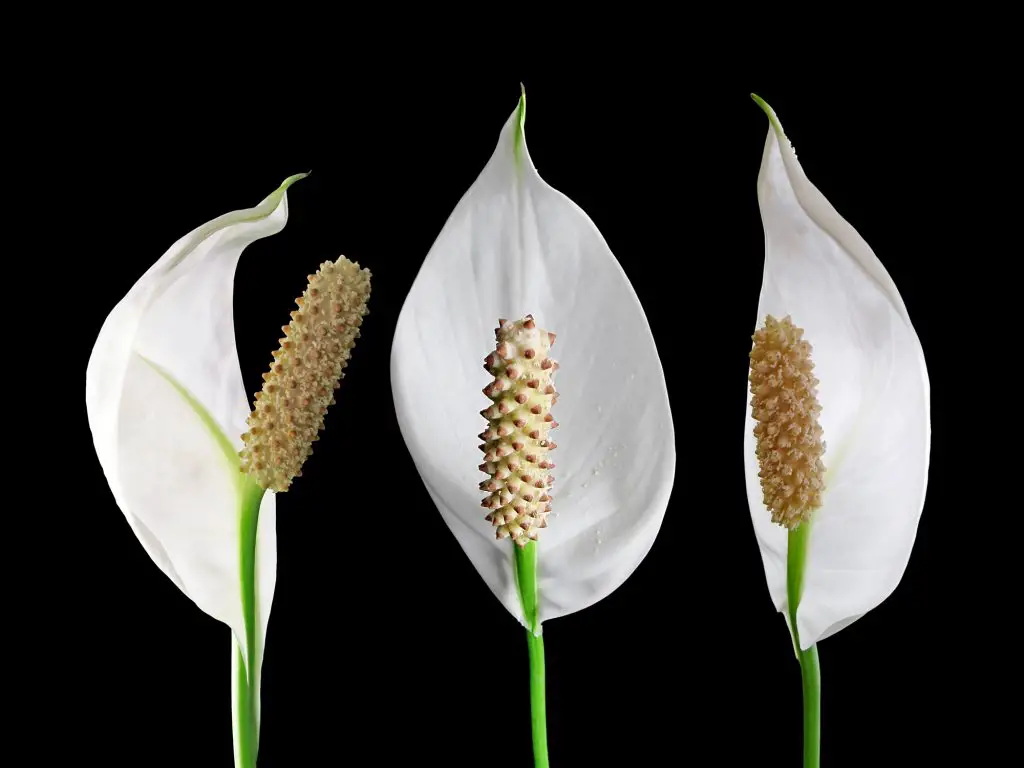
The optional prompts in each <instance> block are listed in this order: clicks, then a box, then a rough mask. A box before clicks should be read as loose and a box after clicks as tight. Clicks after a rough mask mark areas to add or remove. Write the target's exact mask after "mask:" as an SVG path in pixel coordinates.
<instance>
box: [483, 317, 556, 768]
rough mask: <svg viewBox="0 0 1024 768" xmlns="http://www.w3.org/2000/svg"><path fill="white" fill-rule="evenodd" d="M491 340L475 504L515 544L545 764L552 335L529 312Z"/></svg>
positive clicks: (539, 749)
mask: <svg viewBox="0 0 1024 768" xmlns="http://www.w3.org/2000/svg"><path fill="white" fill-rule="evenodd" d="M494 335H495V339H496V341H497V345H496V347H495V350H494V352H492V353H491V354H490V355H488V356H487V359H486V360H485V361H484V368H485V369H486V370H487V372H488V373H490V374H492V375H493V376H494V381H493V382H491V383H490V384H488V385H487V386H486V387H484V390H483V391H484V394H485V395H487V397H489V398H491V400H493V401H494V402H493V403H492V404H491V406H489V407H488V408H486V409H484V410H483V411H481V412H480V415H481V416H483V417H484V418H485V419H487V423H488V426H487V429H486V430H484V432H482V433H481V434H480V439H481V440H483V441H484V443H483V444H482V445H481V446H480V450H481V451H483V452H484V463H483V464H481V465H480V471H481V472H485V473H486V474H487V475H489V476H490V479H488V480H484V481H483V482H482V483H480V490H481V491H486V492H487V493H488V494H489V495H488V496H487V497H486V498H485V499H484V500H483V501H482V502H481V504H482V506H483V507H485V508H486V509H489V510H490V512H488V514H487V516H486V519H487V520H488V521H489V522H490V523H491V525H493V526H494V529H495V537H496V538H498V539H505V538H511V539H512V541H513V542H514V543H515V545H516V546H515V575H516V585H517V588H518V591H519V601H520V605H521V607H522V611H523V616H524V619H525V623H526V636H527V645H528V649H529V655H530V709H531V713H532V714H531V724H532V725H531V729H532V732H533V755H534V763H535V765H536V766H537V768H547V765H548V746H547V718H546V703H545V685H544V639H543V637H542V635H541V622H540V620H539V618H538V612H537V606H538V600H537V539H538V532H539V531H540V529H542V528H546V527H547V524H548V522H547V518H548V515H549V514H550V512H551V501H552V499H551V494H550V488H551V486H552V484H553V483H554V481H555V479H554V477H553V476H552V474H551V470H552V469H554V468H555V464H554V462H552V461H551V460H550V458H549V457H550V452H551V451H552V450H554V449H555V448H556V447H557V446H556V444H555V442H554V441H553V440H551V439H550V436H549V433H550V431H551V430H552V429H554V428H555V427H557V426H558V422H557V421H555V419H554V416H552V414H551V407H552V406H553V405H554V404H555V402H556V401H557V400H558V394H557V393H556V392H555V387H554V383H553V378H552V377H553V375H554V373H555V371H557V370H558V363H556V362H555V361H554V360H552V359H551V358H550V357H549V355H548V353H549V351H550V349H551V345H552V344H554V341H555V334H553V333H549V332H548V331H545V330H543V329H541V328H539V327H538V326H537V323H536V321H535V320H534V318H533V316H532V315H527V316H526V317H525V318H523V319H522V320H517V321H515V322H509V321H508V320H499V321H498V327H497V328H496V329H495V331H494Z"/></svg>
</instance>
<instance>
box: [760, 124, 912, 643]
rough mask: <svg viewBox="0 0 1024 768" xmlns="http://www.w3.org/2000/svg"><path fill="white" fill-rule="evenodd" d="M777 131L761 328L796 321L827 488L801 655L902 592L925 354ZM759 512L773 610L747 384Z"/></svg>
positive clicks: (778, 548) (775, 530) (778, 532)
mask: <svg viewBox="0 0 1024 768" xmlns="http://www.w3.org/2000/svg"><path fill="white" fill-rule="evenodd" d="M762 106H763V108H764V109H765V111H766V112H767V114H768V117H769V120H770V125H769V128H768V138H767V141H766V143H765V148H764V154H763V156H762V160H761V170H760V174H759V175H758V182H757V195H758V202H759V204H760V210H761V219H762V223H763V225H764V233H765V262H764V278H763V283H762V286H761V295H760V300H759V302H758V308H757V321H756V325H758V326H759V325H761V324H763V323H764V319H765V316H766V315H774V316H775V317H777V318H781V317H784V316H785V315H790V316H791V317H792V319H793V323H794V324H795V325H797V326H799V327H801V328H803V329H804V331H805V336H804V338H805V339H806V340H807V341H808V342H810V344H811V345H812V347H813V352H812V354H811V359H812V360H813V361H814V364H815V376H817V378H818V379H819V380H820V384H819V387H818V398H819V402H820V403H821V407H822V413H821V426H822V429H823V430H824V433H825V434H824V436H825V443H826V450H825V455H824V457H823V459H824V463H825V467H826V478H825V482H826V491H825V494H824V498H823V506H822V507H821V509H819V510H818V511H817V512H815V513H814V518H813V522H812V526H811V535H810V543H809V548H808V556H807V564H806V571H805V575H804V592H803V597H802V598H801V601H800V605H799V608H798V610H797V628H798V630H799V636H800V646H801V648H802V649H806V648H808V647H810V646H811V645H812V644H813V643H815V642H818V641H819V640H822V639H824V638H826V637H828V636H829V635H832V634H834V633H835V632H838V631H839V630H840V629H842V628H844V627H846V626H848V625H850V624H851V623H853V622H854V621H856V620H857V619H858V618H860V617H861V616H863V615H864V614H865V613H867V612H868V611H870V610H871V609H872V608H874V607H876V606H877V605H879V604H880V603H881V602H882V601H883V600H885V598H886V597H888V596H889V595H890V594H891V593H892V591H893V590H894V589H895V588H896V586H897V584H898V583H899V581H900V579H901V578H902V576H903V572H904V570H905V569H906V566H907V562H908V561H909V559H910V552H911V549H912V548H913V545H914V540H915V538H916V536H917V527H918V521H919V519H920V516H921V511H922V509H923V506H924V498H925V489H926V486H927V479H928V462H929V452H930V444H931V427H930V414H929V409H930V406H929V383H928V372H927V368H926V366H925V360H924V353H923V351H922V348H921V344H920V341H919V340H918V338H917V334H916V332H915V331H914V327H913V325H912V324H911V322H910V316H909V315H908V314H907V309H906V307H905V306H904V303H903V300H902V298H901V297H900V294H899V291H897V289H896V285H895V284H894V283H893V281H892V278H891V277H890V276H889V274H888V273H887V272H886V270H885V268H884V267H883V266H882V264H881V262H880V261H879V260H878V258H877V257H876V256H875V254H874V253H873V252H872V250H871V248H870V247H869V246H868V244H867V243H866V242H865V241H864V239H863V238H862V237H861V236H860V235H859V234H858V233H857V231H856V230H855V229H854V228H853V227H852V226H851V225H850V224H849V223H847V222H846V221H845V220H844V219H843V218H842V217H841V216H840V215H839V213H837V212H836V210H835V209H834V208H833V207H832V205H831V204H830V203H829V202H828V200H826V199H825V197H824V196H823V195H822V194H821V192H819V191H818V190H817V189H816V188H815V187H814V185H813V184H811V182H810V181H808V179H807V177H806V176H805V175H804V172H803V170H802V169H801V167H800V164H799V162H798V161H797V158H796V153H795V152H794V151H793V147H792V146H791V144H790V142H789V140H788V139H787V138H786V136H785V134H784V133H783V130H782V126H781V124H780V123H779V121H778V118H777V117H776V116H775V113H774V112H773V111H771V108H770V107H768V106H767V105H762ZM746 410H747V421H746V430H745V434H744V460H745V466H746V478H747V497H748V501H749V504H750V514H751V519H752V521H753V525H754V532H755V534H756V536H757V541H758V545H759V546H760V549H761V557H762V561H763V563H764V569H765V576H766V578H767V582H768V589H769V592H770V593H771V597H772V600H773V602H774V603H775V606H776V608H777V609H778V610H779V611H781V612H782V613H783V614H786V613H787V611H788V607H787V600H786V552H787V535H786V530H785V529H784V528H783V527H781V526H778V525H775V524H774V523H772V522H771V514H770V513H769V512H768V510H767V509H766V508H765V506H764V503H763V497H762V493H761V488H760V484H759V480H758V476H757V475H758V462H757V457H756V455H755V453H754V450H755V440H754V436H753V429H754V424H755V422H754V420H753V416H752V414H751V407H750V392H749V389H748V391H747V409H746Z"/></svg>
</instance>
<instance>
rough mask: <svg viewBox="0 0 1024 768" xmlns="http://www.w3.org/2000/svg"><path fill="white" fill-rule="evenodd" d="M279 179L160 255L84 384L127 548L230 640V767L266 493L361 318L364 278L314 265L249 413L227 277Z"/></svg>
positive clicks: (318, 419)
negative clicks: (142, 555)
mask: <svg viewBox="0 0 1024 768" xmlns="http://www.w3.org/2000/svg"><path fill="white" fill-rule="evenodd" d="M304 175H305V174H300V175H298V176H293V177H291V178H289V179H287V180H286V181H285V182H284V183H283V184H282V185H281V186H280V187H279V188H278V189H277V190H276V191H275V192H273V193H272V194H271V195H269V196H268V197H267V198H266V199H264V200H263V201H262V202H261V203H260V204H259V205H257V206H256V207H255V208H250V209H245V210H239V211H234V212H232V213H228V214H225V215H223V216H220V217H219V218H216V219H214V220H213V221H210V222H208V223H206V224H204V225H203V226H201V227H199V228H197V229H195V230H194V231H192V232H190V233H189V234H188V235H186V236H185V237H183V238H181V239H180V240H178V241H177V242H176V243H174V244H173V245H172V246H171V248H170V249H169V250H168V251H167V252H166V253H165V254H164V255H163V256H162V257H161V258H160V259H159V260H158V261H157V262H156V263H155V264H153V265H152V266H151V267H150V268H149V269H148V270H147V271H146V272H145V274H143V275H142V277H140V278H139V279H138V281H136V283H135V284H134V285H133V286H132V288H131V290H130V291H129V292H128V293H127V295H126V296H125V297H124V298H123V299H122V300H121V301H120V302H119V303H118V304H117V305H116V306H115V307H114V309H113V310H112V311H111V312H110V314H109V315H108V316H107V318H106V320H105V322H104V324H103V326H102V328H101V330H100V332H99V336H98V338H97V340H96V343H95V345H94V347H93V350H92V354H91V356H90V359H89V364H88V369H87V373H86V408H87V412H88V418H89V426H90V429H91V430H92V435H93V442H94V445H95V449H96V454H97V457H98V458H99V462H100V465H101V467H102V469H103V472H104V474H105V476H106V478H107V481H108V484H109V486H110V489H111V492H112V494H113V497H114V500H115V502H116V503H117V505H118V506H119V507H120V509H121V511H122V512H123V513H124V516H125V518H126V519H127V520H128V523H129V524H130V526H131V528H132V530H133V531H134V532H135V535H136V536H137V537H138V539H139V542H140V543H141V544H142V546H143V547H144V548H145V550H146V552H147V553H148V554H149V556H150V557H151V558H152V559H153V561H154V562H155V563H156V565H157V566H159V567H160V569H161V570H162V571H163V573H164V574H166V575H167V577H168V578H169V579H170V580H171V581H172V582H174V584H175V585H176V586H177V587H178V588H179V589H180V590H181V591H182V592H183V593H184V594H186V595H187V596H188V597H190V598H191V599H192V600H193V601H194V602H195V603H196V604H197V605H198V606H199V607H200V608H201V609H202V610H203V611H205V612H206V613H207V614H209V615H210V616H212V617H214V618H216V619H218V620H220V621H222V622H224V623H225V624H227V625H228V627H230V629H231V634H232V643H233V650H232V664H233V669H232V679H233V684H232V709H233V715H234V717H233V727H234V746H235V762H236V765H237V766H239V768H252V767H253V766H255V761H256V750H257V747H258V734H259V700H260V695H259V690H260V669H261V666H262V659H263V650H264V640H265V637H266V630H267V622H268V619H269V616H270V607H271V603H272V600H273V595H274V586H275V581H276V567H277V540H276V533H275V524H276V523H275V514H276V512H275V492H282V491H286V490H287V489H288V487H289V485H290V483H291V481H292V478H294V477H296V476H298V475H299V474H300V473H301V466H302V463H303V462H304V461H305V459H306V457H307V456H308V455H309V453H310V451H311V443H312V441H314V440H316V439H317V433H318V432H319V431H320V429H321V428H322V426H323V420H324V414H325V413H326V410H327V407H328V406H329V405H330V404H331V403H333V394H334V389H336V388H337V386H338V380H339V379H340V377H341V375H342V370H343V369H344V367H345V365H346V363H347V360H348V358H349V354H350V351H351V348H352V345H353V343H354V340H355V338H356V337H357V336H358V329H359V326H360V325H361V323H362V317H363V315H364V314H365V313H366V308H365V305H366V299H367V297H368V295H369V273H368V271H366V270H360V269H359V268H358V265H356V264H353V263H352V262H349V261H348V260H347V259H344V257H342V258H340V259H338V260H337V261H335V262H333V263H332V262H325V263H323V264H322V265H321V267H320V269H319V270H318V271H317V272H316V274H314V275H310V276H309V285H308V286H307V289H306V291H305V293H304V294H303V296H302V297H301V298H300V299H298V301H297V304H298V309H297V310H296V311H295V312H293V313H292V319H291V322H290V323H289V324H288V325H287V326H285V327H283V329H282V330H283V331H284V338H282V339H281V344H282V346H281V348H280V349H279V350H278V351H276V352H275V353H274V362H273V363H272V365H271V369H270V370H269V371H268V372H267V373H266V374H264V377H263V378H264V385H263V389H262V391H260V392H258V393H256V396H255V399H256V407H255V409H254V410H253V411H252V412H250V410H249V400H248V398H247V397H246V395H245V391H244V389H243V384H242V374H241V370H240V368H239V362H238V354H237V351H236V348H235V330H234V323H233V305H232V302H233V287H234V276H235V268H236V266H237V264H238V260H239V258H240V256H241V253H242V251H243V250H244V249H245V248H246V247H247V246H248V245H250V244H251V243H252V242H254V241H256V240H258V239H260V238H263V237H267V236H269V235H272V234H275V233H276V232H279V231H280V230H281V229H283V228H284V226H285V223H286V221H287V219H288V200H287V189H288V187H289V186H290V185H291V184H292V183H294V182H295V181H296V180H298V179H300V178H302V177H303V176H304Z"/></svg>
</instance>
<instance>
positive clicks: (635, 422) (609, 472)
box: [391, 99, 675, 625]
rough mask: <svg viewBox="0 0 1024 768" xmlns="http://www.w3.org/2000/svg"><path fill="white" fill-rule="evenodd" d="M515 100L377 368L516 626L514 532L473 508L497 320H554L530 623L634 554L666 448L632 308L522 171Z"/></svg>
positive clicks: (615, 575) (667, 430)
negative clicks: (548, 447) (502, 534)
mask: <svg viewBox="0 0 1024 768" xmlns="http://www.w3.org/2000/svg"><path fill="white" fill-rule="evenodd" d="M524 109H525V100H524V99H521V100H520V106H519V109H517V110H516V111H515V112H514V113H513V114H512V116H511V117H510V118H509V120H508V121H507V123H506V124H505V126H504V128H503V129H502V131H501V135H500V138H499V140H498V144H497V147H496V149H495V151H494V154H493V156H492V157H491V159H490V162H488V164H487V165H486V167H485V168H484V169H483V171H482V172H481V174H480V176H479V177H478V178H477V180H476V181H475V183H474V184H473V186H472V187H471V188H470V189H469V190H468V192H467V193H466V194H465V195H464V196H463V198H462V200H461V201H460V202H459V204H458V205H457V206H456V208H455V210H454V211H453V212H452V214H451V216H450V217H449V219H448V221H447V223H446V224H445V226H444V229H443V230H442V231H441V233H440V235H439V236H438V238H437V240H436V242H435V243H434V245H433V247H432V248H431V250H430V253H429V254H428V255H427V257H426V260H425V261H424V263H423V266H422V268H421V269H420V272H419V274H418V275H417V277H416V280H415V282H414V284H413V286H412V289H411V291H410V293H409V295H408V297H407V298H406V301H405V304H404V306H403V308H402V312H401V315H400V317H399V320H398V327H397V329H396V331H395V337H394V342H393V347H392V356H391V380H392V388H393V394H394V400H395V408H396V411H397V414H398V421H399V424H400V426H401V431H402V435H403V437H404V439H405V442H406V445H407V446H408V449H409V452H410V453H411V455H412V458H413V460H414V462H415V464H416V467H417V469H418V470H419V473H420V475H421V477H422V478H423V482H424V483H425V485H426V487H427V490H428V491H429V493H430V495H431V497H432V499H433V501H434V503H435V504H436V505H437V508H438V509H439V510H440V511H441V514H442V516H443V518H444V520H445V522H446V523H447V524H448V526H449V527H450V528H451V530H452V532H453V533H454V534H455V537H456V538H457V539H458V541H459V543H460V544H461V545H462V548H463V549H464V550H465V552H466V554H467V555H468V556H469V558H470V560H471V561H472V562H473V565H474V566H475V567H476V569H477V570H478V571H479V572H480V575H481V576H482V577H483V579H484V581H485V582H486V583H487V585H488V586H489V587H490V588H491V590H492V591H493V592H494V594H495V596H497V598H498V599H499V600H500V601H501V602H502V603H503V604H504V605H505V607H506V608H507V609H508V610H509V611H510V612H511V613H512V615H513V616H515V617H517V618H518V619H519V621H520V622H521V623H523V624H524V625H525V623H526V622H525V619H524V617H523V614H522V609H521V606H520V604H519V597H518V594H517V591H516V587H515V581H514V571H513V548H514V545H513V544H511V543H510V542H509V541H508V540H503V541H497V540H495V536H494V529H493V527H492V526H491V524H490V523H489V522H487V521H486V520H485V519H484V516H485V515H486V514H487V510H486V509H483V508H482V507H481V506H480V500H481V499H482V498H483V497H484V495H485V494H484V493H482V492H480V491H479V490H478V486H479V483H480V481H481V480H483V479H485V477H486V476H485V475H484V474H483V473H482V472H480V471H479V469H478V465H479V464H480V462H481V461H482V456H481V453H480V451H479V450H478V448H477V446H478V445H479V443H480V440H479V439H478V437H477V435H478V433H479V432H480V431H481V430H482V429H483V428H484V427H485V426H486V421H485V420H484V419H483V417H481V416H480V410H481V409H483V408H485V407H487V406H488V405H489V404H490V403H491V401H490V400H489V399H488V398H487V397H486V396H484V395H483V393H482V392H481V390H482V389H483V387H484V386H485V385H486V384H487V383H488V382H490V381H491V380H492V379H493V377H491V376H489V375H488V374H487V372H486V371H485V370H484V369H483V360H484V357H486V356H487V354H488V353H489V352H491V351H493V349H494V328H495V327H496V326H497V322H498V318H499V317H502V318H508V319H511V320H514V319H517V318H521V317H523V316H525V315H527V314H532V315H533V316H534V318H535V319H536V322H537V324H538V325H539V326H540V327H542V328H544V329H545V330H548V331H552V332H554V333H556V334H557V337H558V338H557V343H556V344H555V346H554V348H553V349H552V353H551V355H552V357H553V358H554V359H555V360H557V361H558V362H559V364H560V366H561V368H560V370H559V371H558V373H557V374H556V375H555V387H556V389H557V390H558V392H559V393H560V399H559V401H558V403H557V404H556V405H555V407H554V409H553V414H554V416H555V419H556V420H557V421H558V422H559V425H560V426H559V427H558V428H557V429H556V430H554V431H553V432H552V437H553V439H554V440H555V441H556V442H557V443H558V448H557V449H556V450H555V451H554V452H553V453H552V456H551V458H552V460H553V461H554V462H555V464H556V469H555V470H554V476H555V485H554V488H553V492H552V496H553V497H554V502H553V504H552V512H553V513H552V515H551V518H550V519H549V521H548V527H547V528H545V529H543V530H542V531H540V537H539V541H538V544H537V552H538V557H537V562H538V591H539V598H540V606H539V618H540V619H541V621H544V620H548V619H553V618H556V617H558V616H564V615H566V614H569V613H573V612H575V611H578V610H580V609H582V608H585V607H587V606H589V605H592V604H593V603H595V602H597V601H598V600H600V599H602V598H604V597H605V596H607V595H608V594H609V593H611V592H612V591H613V590H615V589H616V588H617V587H618V586H619V585H620V584H622V582H623V581H625V580H626V578H627V577H628V576H629V575H630V574H631V573H632V572H633V570H634V569H635V568H636V567H637V565H639V563H640V561H641V560H643V558H644V556H645V555H646V554H647V552H648V550H649V549H650V547H651V545H652V544H653V542H654V539H655V537H656V536H657V533H658V530H659V529H660V527H661V522H662V519H663V517H664V514H665V508H666V506H667V504H668V499H669V495H670V493H671V490H672V483H673V477H674V472H675V446H674V437H673V427H672V416H671V412H670V409H669V401H668V393H667V390H666V386H665V378H664V374H663V372H662V367H661V361H660V359H659V357H658V352H657V349H656V348H655V343H654V338H653V336H652V334H651V329H650V327H649V325H648V323H647V319H646V317H645V315H644V311H643V308H642V307H641V305H640V302H639V300H638V299H637V296H636V294H635V293H634V291H633V288H632V286H631V285H630V283H629V280H628V279H627V277H626V275H625V274H624V272H623V271H622V268H621V267H620V266H619V263H618V262H617V261H616V259H615V257H614V256H613V255H612V253H611V251H610V250H609V247H608V244H607V243H606V242H605V240H604V238H603V237H602V236H601V233H600V232H599V231H598V230H597V227H596V226H595V225H594V223H593V222H592V221H591V220H590V219H589V218H588V217H587V215H586V214H585V213H584V212H583V211H582V210H580V209H579V208H578V207H577V206H576V205H575V204H574V203H573V202H572V201H571V200H569V199H568V198H567V197H565V196H564V195H563V194H561V193H560V192H558V191H557V190H555V189H552V188H551V187H550V186H548V185H547V184H546V183H545V182H544V181H543V180H542V179H541V178H540V176H539V175H538V174H537V171H536V169H535V168H534V166H533V163H532V162H531V160H530V156H529V153H528V151H527V148H526V139H525V135H524V132H523V117H524Z"/></svg>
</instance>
